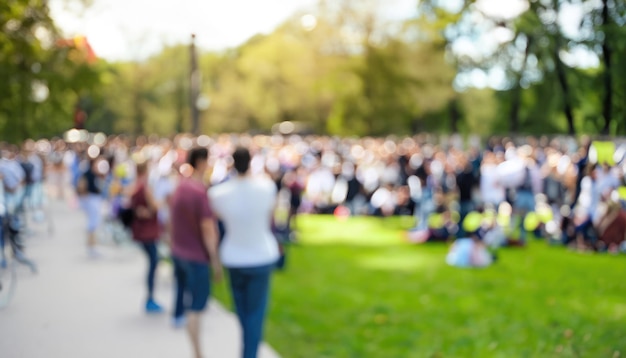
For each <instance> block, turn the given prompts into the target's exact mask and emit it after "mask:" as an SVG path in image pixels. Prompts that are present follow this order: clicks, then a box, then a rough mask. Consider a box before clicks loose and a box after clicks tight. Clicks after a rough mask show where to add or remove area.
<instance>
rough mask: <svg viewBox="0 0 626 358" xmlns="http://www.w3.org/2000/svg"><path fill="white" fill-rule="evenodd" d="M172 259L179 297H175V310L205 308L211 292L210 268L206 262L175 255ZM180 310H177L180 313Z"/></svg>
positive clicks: (195, 310)
mask: <svg viewBox="0 0 626 358" xmlns="http://www.w3.org/2000/svg"><path fill="white" fill-rule="evenodd" d="M172 259H173V261H174V275H175V277H176V283H177V285H178V288H177V291H179V292H180V294H181V297H179V298H178V299H177V301H179V302H177V306H179V307H176V310H177V311H181V310H184V311H186V310H189V311H192V312H201V311H203V310H204V309H205V308H206V305H207V301H208V299H209V294H210V293H211V283H210V281H209V280H210V277H209V275H210V270H209V265H208V264H207V263H200V262H193V261H189V260H185V259H181V258H177V257H172ZM180 313H182V312H177V314H178V315H180Z"/></svg>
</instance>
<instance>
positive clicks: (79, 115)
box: [74, 107, 87, 129]
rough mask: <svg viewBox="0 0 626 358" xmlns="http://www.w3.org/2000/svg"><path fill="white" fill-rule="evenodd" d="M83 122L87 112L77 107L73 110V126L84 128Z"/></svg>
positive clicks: (85, 120)
mask: <svg viewBox="0 0 626 358" xmlns="http://www.w3.org/2000/svg"><path fill="white" fill-rule="evenodd" d="M85 122H87V113H86V112H85V111H83V110H82V109H80V108H78V107H77V108H76V109H75V110H74V128H76V129H85Z"/></svg>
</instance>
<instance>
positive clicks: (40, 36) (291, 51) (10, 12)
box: [0, 0, 626, 141]
mask: <svg viewBox="0 0 626 358" xmlns="http://www.w3.org/2000/svg"><path fill="white" fill-rule="evenodd" d="M63 1H65V2H67V3H68V4H70V3H78V4H79V5H80V6H79V7H80V8H85V7H88V6H90V4H91V1H90V0H63ZM482 3H483V1H474V0H464V1H459V2H457V3H456V4H457V5H458V6H455V5H454V4H453V3H451V2H445V1H441V0H423V1H419V2H416V7H417V10H418V11H417V15H416V16H414V17H413V18H409V19H403V20H390V19H386V18H384V17H383V16H382V15H381V13H382V11H381V9H382V8H383V7H384V6H385V4H386V3H384V2H382V1H380V0H368V1H355V0H340V1H334V2H328V1H320V2H319V4H318V6H317V7H316V8H315V9H314V10H313V11H312V13H311V14H308V15H309V16H310V15H314V16H315V23H314V26H304V25H303V23H302V22H301V19H302V15H304V14H294V16H293V17H292V18H289V19H287V20H286V21H285V22H284V23H283V24H281V25H280V26H278V27H277V28H276V29H275V30H274V31H273V32H271V33H269V34H265V35H257V36H254V37H252V38H250V39H249V40H248V41H246V42H245V43H243V44H241V45H239V46H237V47H235V48H231V49H226V50H224V51H214V52H204V53H200V54H199V55H200V56H199V68H200V71H201V73H202V85H201V92H202V95H201V97H202V99H203V100H204V102H205V107H206V105H207V104H210V105H209V106H208V107H207V108H203V109H202V110H201V113H200V115H201V129H202V131H203V132H205V133H215V132H224V131H229V132H230V131H236V132H240V131H251V132H268V131H270V130H271V128H272V127H273V125H274V124H275V123H279V122H282V121H287V120H289V121H297V122H300V123H302V124H303V126H304V128H309V129H311V130H313V131H315V132H318V133H326V134H331V135H386V134H413V133H416V132H419V131H425V130H427V131H434V132H447V133H449V132H461V133H469V132H473V133H478V134H495V133H510V132H518V133H532V134H548V133H563V132H566V133H570V134H574V133H580V132H584V133H589V134H593V133H600V132H604V133H610V134H623V133H626V102H625V101H623V100H622V98H623V97H624V93H626V66H623V63H624V61H626V32H625V31H626V26H624V25H626V5H624V2H622V1H615V0H604V1H599V2H581V1H579V0H541V1H539V0H533V1H528V2H527V8H526V10H524V11H522V12H521V13H519V14H518V15H517V16H513V17H502V16H501V15H498V14H494V13H492V12H490V11H489V9H486V8H485V7H484V5H481V4H482ZM46 4H47V2H46V1H44V0H36V1H26V0H9V1H5V2H3V3H2V4H1V5H0V27H1V28H2V29H3V31H2V33H1V34H0V76H2V78H3V79H6V80H5V81H0V128H1V129H2V130H3V133H6V135H5V136H6V138H7V139H9V140H12V141H17V140H20V139H23V138H26V137H41V136H51V135H58V134H60V133H62V131H64V130H66V129H68V128H70V127H71V126H72V125H73V122H72V118H73V115H74V111H75V108H80V109H81V110H83V111H85V112H86V113H87V115H88V119H87V122H86V125H87V129H89V130H92V131H103V132H106V133H129V134H140V133H145V134H152V133H154V134H159V135H171V134H173V133H177V132H183V131H189V130H190V127H191V123H190V113H189V112H190V111H189V107H190V105H191V103H190V95H189V89H188V88H189V82H190V69H189V64H190V60H189V59H190V51H189V47H188V46H187V45H185V44H180V45H176V46H171V47H166V48H165V49H163V51H162V52H160V53H158V54H156V55H154V56H153V57H151V58H148V59H146V60H141V61H128V62H117V63H107V62H106V61H104V60H102V59H100V60H96V61H91V60H90V59H89V56H86V55H85V53H84V50H83V49H82V47H81V46H80V44H79V43H78V42H76V43H74V42H75V41H76V39H74V40H73V41H74V42H72V41H69V42H68V41H66V40H67V39H63V37H62V36H61V34H59V32H58V31H57V29H56V27H55V24H54V22H53V20H52V19H51V18H50V17H49V14H48V9H47V5H46ZM573 7H574V8H577V9H582V19H581V21H580V30H579V31H578V33H577V34H576V35H573V34H572V33H571V31H570V32H567V31H565V30H564V28H563V26H561V25H560V23H559V21H560V20H559V19H560V18H562V17H563V16H565V15H566V14H567V11H568V9H569V10H571V9H572V8H573ZM605 10H606V11H605ZM496 35H497V36H496ZM490 38H497V39H498V40H497V41H496V43H495V44H494V43H493V41H491V42H489V41H487V40H488V39H490ZM485 41H486V42H485ZM468 42H470V43H472V42H473V43H474V46H477V48H479V50H480V51H479V52H477V53H471V52H467V51H465V52H463V51H461V50H459V48H462V47H463V46H460V45H459V44H466V45H467V43H468ZM482 42H485V43H484V44H483V43H482ZM581 51H582V52H581ZM581 53H584V54H586V55H587V56H591V57H593V56H595V57H596V58H597V59H598V62H599V65H598V66H597V67H591V68H583V67H581V66H580V65H577V63H576V57H577V56H578V55H579V54H581ZM607 60H608V61H607ZM494 73H495V74H500V77H501V78H500V81H499V82H497V83H492V82H493V81H492V82H490V84H489V86H487V87H486V86H484V84H483V85H480V86H479V88H474V86H475V85H476V82H475V81H474V82H472V81H473V80H471V79H472V78H474V77H476V75H478V76H479V77H480V76H481V74H483V76H484V75H485V74H491V75H493V74H494ZM468 79H470V80H468ZM42 88H44V89H46V88H47V89H48V96H47V98H45V99H44V98H42V97H41V96H40V97H41V98H36V96H34V94H36V93H39V92H37V91H40V92H41V89H42ZM39 94H40V93H39ZM607 117H609V118H608V119H607Z"/></svg>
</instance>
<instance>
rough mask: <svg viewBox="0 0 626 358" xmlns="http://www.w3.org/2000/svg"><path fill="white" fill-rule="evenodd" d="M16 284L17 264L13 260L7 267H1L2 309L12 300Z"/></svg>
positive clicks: (0, 292) (0, 298)
mask: <svg viewBox="0 0 626 358" xmlns="http://www.w3.org/2000/svg"><path fill="white" fill-rule="evenodd" d="M16 285H17V275H16V273H15V266H14V265H13V263H12V262H11V263H9V265H8V266H7V267H4V268H0V309H2V308H4V307H6V306H7V305H8V304H9V302H11V298H13V294H14V293H15V286H16Z"/></svg>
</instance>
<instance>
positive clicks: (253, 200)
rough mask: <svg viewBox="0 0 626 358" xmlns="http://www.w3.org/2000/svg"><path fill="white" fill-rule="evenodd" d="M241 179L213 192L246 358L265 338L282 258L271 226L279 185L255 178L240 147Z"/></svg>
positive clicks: (237, 165)
mask: <svg viewBox="0 0 626 358" xmlns="http://www.w3.org/2000/svg"><path fill="white" fill-rule="evenodd" d="M232 157H233V161H234V168H235V170H236V172H237V176H236V177H235V178H233V179H231V180H229V181H226V182H225V183H222V184H219V185H217V186H215V187H213V188H211V189H210V190H209V196H210V198H211V203H212V204H213V210H214V211H215V212H216V214H217V216H218V217H219V218H220V219H221V220H222V221H223V222H224V224H225V227H226V235H225V237H224V240H223V242H222V245H221V247H220V256H221V259H222V263H223V264H224V266H225V267H226V268H227V269H228V272H229V277H230V288H231V293H232V297H233V301H234V304H235V310H236V312H237V316H238V318H239V323H240V324H241V328H242V333H243V352H242V356H243V357H244V358H254V357H256V356H257V350H258V347H259V344H260V343H261V341H262V337H263V324H264V320H265V312H266V308H267V303H268V299H269V288H270V277H271V273H272V271H273V270H274V268H275V267H276V263H277V261H278V259H279V255H280V254H279V247H278V243H277V240H276V238H275V237H274V235H273V234H272V229H271V222H272V217H273V212H274V206H275V204H276V185H274V183H273V182H272V180H271V179H269V178H267V177H258V178H257V177H252V176H251V174H250V171H249V167H250V152H249V151H248V149H246V148H243V147H239V148H237V149H236V150H235V152H234V153H233V155H232Z"/></svg>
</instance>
